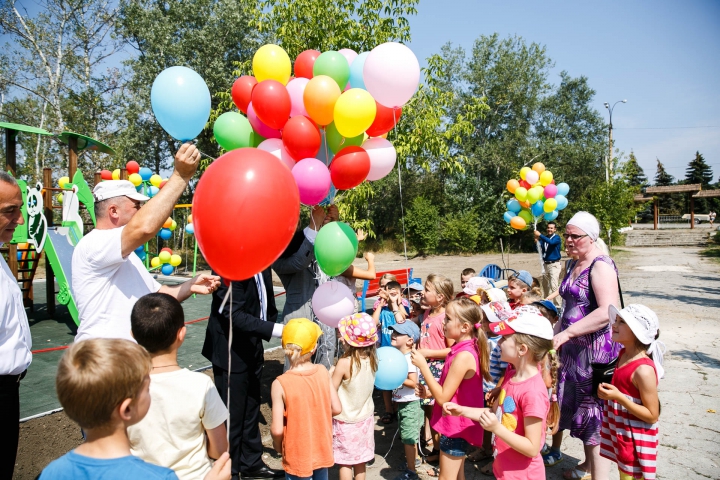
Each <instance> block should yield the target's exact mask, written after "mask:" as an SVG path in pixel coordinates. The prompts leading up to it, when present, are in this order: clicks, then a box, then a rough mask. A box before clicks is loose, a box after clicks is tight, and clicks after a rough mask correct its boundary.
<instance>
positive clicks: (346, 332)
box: [338, 313, 378, 347]
mask: <svg viewBox="0 0 720 480" xmlns="http://www.w3.org/2000/svg"><path fill="white" fill-rule="evenodd" d="M338 330H340V335H341V336H342V338H343V339H344V340H345V341H346V342H347V343H348V345H352V346H353V347H369V346H370V345H373V344H374V343H375V342H377V340H378V333H377V326H376V324H375V321H374V320H373V318H372V317H371V316H370V315H368V314H367V313H354V314H352V315H348V316H347V317H343V318H342V319H341V320H340V323H338Z"/></svg>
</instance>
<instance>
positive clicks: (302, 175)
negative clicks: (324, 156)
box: [292, 158, 331, 205]
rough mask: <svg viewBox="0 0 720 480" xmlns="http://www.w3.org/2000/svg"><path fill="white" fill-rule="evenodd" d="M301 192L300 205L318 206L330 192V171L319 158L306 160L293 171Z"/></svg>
mask: <svg viewBox="0 0 720 480" xmlns="http://www.w3.org/2000/svg"><path fill="white" fill-rule="evenodd" d="M292 174H293V177H295V183H297V186H298V190H299V191H300V203H302V204H305V205H317V204H318V203H320V202H322V201H323V199H324V198H325V197H326V196H327V194H328V192H329V191H330V185H331V180H330V170H328V168H327V167H326V166H325V164H324V163H323V162H321V161H320V160H318V159H317V158H305V159H303V160H300V161H299V162H297V163H296V164H295V166H294V167H293V169H292Z"/></svg>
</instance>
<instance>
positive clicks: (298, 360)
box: [283, 343, 313, 368]
mask: <svg viewBox="0 0 720 480" xmlns="http://www.w3.org/2000/svg"><path fill="white" fill-rule="evenodd" d="M283 351H284V352H285V358H287V359H288V362H289V363H290V368H295V367H297V366H298V365H300V364H303V363H305V362H309V361H310V357H312V354H313V352H308V353H306V354H305V355H303V354H302V347H301V346H299V345H295V344H294V343H286V344H285V347H284V348H283Z"/></svg>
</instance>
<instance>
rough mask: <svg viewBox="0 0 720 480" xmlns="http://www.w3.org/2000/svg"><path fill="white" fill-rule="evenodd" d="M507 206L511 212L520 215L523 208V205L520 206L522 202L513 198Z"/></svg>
mask: <svg viewBox="0 0 720 480" xmlns="http://www.w3.org/2000/svg"><path fill="white" fill-rule="evenodd" d="M505 206H506V207H507V209H508V210H509V211H511V212H515V213H518V212H519V211H520V209H521V208H522V205H520V202H518V201H517V200H515V199H514V198H511V199H510V200H508V201H507V203H506V204H505Z"/></svg>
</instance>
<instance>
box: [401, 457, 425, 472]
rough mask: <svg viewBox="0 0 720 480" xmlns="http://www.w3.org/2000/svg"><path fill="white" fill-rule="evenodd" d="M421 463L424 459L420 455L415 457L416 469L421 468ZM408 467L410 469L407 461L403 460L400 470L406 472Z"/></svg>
mask: <svg viewBox="0 0 720 480" xmlns="http://www.w3.org/2000/svg"><path fill="white" fill-rule="evenodd" d="M420 465H422V460H420V458H419V457H415V468H416V469H417V468H420ZM407 469H408V466H407V462H403V464H402V465H400V467H398V470H400V471H401V472H404V471H405V470H407Z"/></svg>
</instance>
